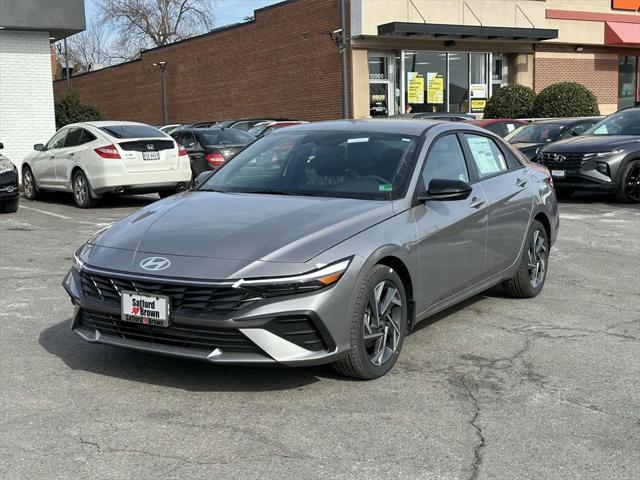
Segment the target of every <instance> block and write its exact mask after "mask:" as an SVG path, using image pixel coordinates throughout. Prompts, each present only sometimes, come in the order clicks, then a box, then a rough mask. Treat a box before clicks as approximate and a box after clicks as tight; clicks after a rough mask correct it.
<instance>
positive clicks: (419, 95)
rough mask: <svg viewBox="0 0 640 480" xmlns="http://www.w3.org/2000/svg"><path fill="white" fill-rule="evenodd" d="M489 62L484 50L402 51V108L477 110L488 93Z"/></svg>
mask: <svg viewBox="0 0 640 480" xmlns="http://www.w3.org/2000/svg"><path fill="white" fill-rule="evenodd" d="M489 64H490V54H488V53H462V52H452V53H444V52H403V76H402V80H403V86H402V87H403V92H404V93H403V98H404V104H405V107H404V109H405V112H406V113H409V112H462V113H469V112H473V113H481V112H482V111H484V106H485V105H486V101H487V99H488V97H489V96H490V94H491V86H492V79H490V78H489ZM500 75H501V77H500V78H502V67H501V73H500Z"/></svg>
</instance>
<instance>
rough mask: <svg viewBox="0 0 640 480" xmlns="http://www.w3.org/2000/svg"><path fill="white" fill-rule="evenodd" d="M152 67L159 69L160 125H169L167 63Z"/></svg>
mask: <svg viewBox="0 0 640 480" xmlns="http://www.w3.org/2000/svg"><path fill="white" fill-rule="evenodd" d="M153 66H154V67H160V88H161V89H162V123H163V125H167V124H168V123H169V106H168V105H167V78H166V72H167V62H156V63H154V64H153Z"/></svg>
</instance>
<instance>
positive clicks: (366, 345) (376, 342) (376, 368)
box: [334, 265, 408, 379]
mask: <svg viewBox="0 0 640 480" xmlns="http://www.w3.org/2000/svg"><path fill="white" fill-rule="evenodd" d="M407 314H408V309H407V297H406V294H405V291H404V287H403V285H402V280H401V279H400V277H399V276H398V274H397V273H396V272H395V271H394V270H393V269H392V268H390V267H388V266H386V265H376V266H375V267H373V268H372V269H371V271H370V272H369V275H367V278H366V279H365V281H364V282H363V283H362V285H361V286H360V289H359V291H358V296H357V298H356V301H355V308H354V310H353V312H352V316H351V351H350V352H349V355H347V357H345V358H343V359H341V360H339V361H337V362H336V363H334V367H335V369H336V370H337V371H338V372H339V373H341V374H343V375H346V376H349V377H354V378H360V379H373V378H378V377H381V376H383V375H384V374H386V373H387V372H388V371H389V370H391V368H392V367H393V365H394V364H395V363H396V360H397V359H398V356H399V355H400V350H401V349H402V344H403V342H404V337H405V332H406V330H407Z"/></svg>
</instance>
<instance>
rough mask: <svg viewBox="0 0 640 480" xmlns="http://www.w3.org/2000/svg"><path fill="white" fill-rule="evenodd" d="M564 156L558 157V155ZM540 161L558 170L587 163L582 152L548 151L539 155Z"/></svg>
mask: <svg viewBox="0 0 640 480" xmlns="http://www.w3.org/2000/svg"><path fill="white" fill-rule="evenodd" d="M556 155H557V156H559V157H564V158H563V159H559V158H558V157H556ZM540 160H541V162H540V163H542V164H543V165H544V166H546V167H549V168H553V169H558V170H573V169H580V168H582V166H584V164H585V163H587V160H586V159H585V158H584V154H583V153H549V152H544V153H542V155H541V159H540Z"/></svg>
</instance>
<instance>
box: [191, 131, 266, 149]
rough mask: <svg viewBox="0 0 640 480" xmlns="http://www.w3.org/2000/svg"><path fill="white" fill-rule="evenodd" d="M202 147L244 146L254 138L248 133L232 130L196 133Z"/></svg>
mask: <svg viewBox="0 0 640 480" xmlns="http://www.w3.org/2000/svg"><path fill="white" fill-rule="evenodd" d="M198 135H199V136H200V138H201V140H202V143H203V144H204V145H246V144H247V143H249V142H252V141H253V140H254V139H255V137H254V136H253V135H251V134H249V133H246V132H243V131H241V130H235V129H233V128H224V129H222V128H212V129H209V130H200V131H199V132H198Z"/></svg>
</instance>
